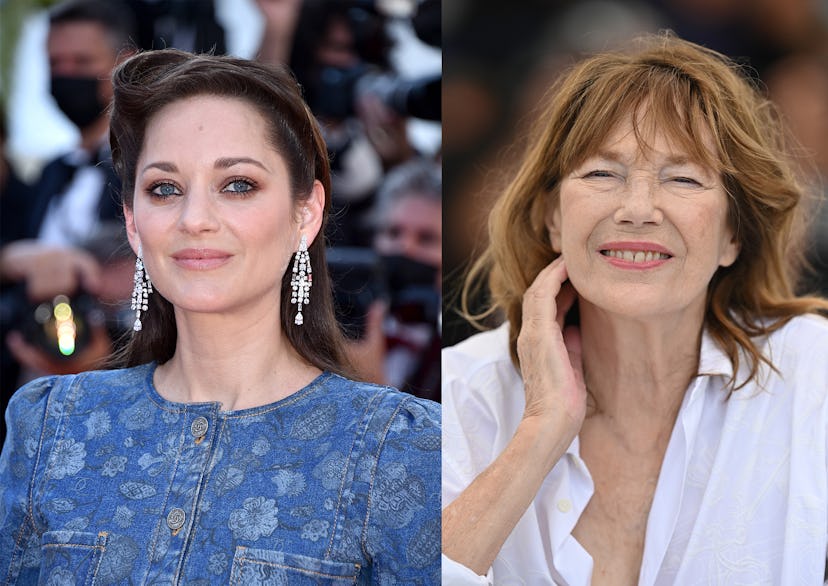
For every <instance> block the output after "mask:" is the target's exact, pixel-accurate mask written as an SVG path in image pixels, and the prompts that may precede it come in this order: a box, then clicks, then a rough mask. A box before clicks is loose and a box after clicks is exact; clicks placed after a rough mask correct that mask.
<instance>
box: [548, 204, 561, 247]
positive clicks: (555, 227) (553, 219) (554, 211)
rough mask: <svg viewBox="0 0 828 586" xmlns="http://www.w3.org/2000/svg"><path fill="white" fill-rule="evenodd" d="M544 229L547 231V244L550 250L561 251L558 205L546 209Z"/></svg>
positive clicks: (559, 211)
mask: <svg viewBox="0 0 828 586" xmlns="http://www.w3.org/2000/svg"><path fill="white" fill-rule="evenodd" d="M546 229H547V230H548V231H549V244H550V245H551V246H552V250H554V251H555V252H557V253H560V252H561V210H560V208H559V207H558V206H549V207H548V208H547V209H546Z"/></svg>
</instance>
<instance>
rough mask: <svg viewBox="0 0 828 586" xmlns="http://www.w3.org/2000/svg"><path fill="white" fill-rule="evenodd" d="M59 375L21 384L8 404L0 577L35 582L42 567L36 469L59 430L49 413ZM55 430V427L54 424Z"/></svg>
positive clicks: (1, 468)
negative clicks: (35, 510)
mask: <svg viewBox="0 0 828 586" xmlns="http://www.w3.org/2000/svg"><path fill="white" fill-rule="evenodd" d="M56 380H57V379H56V377H48V378H42V379H38V380H36V381H32V382H30V383H29V384H27V385H25V386H24V387H22V388H21V389H20V390H18V391H17V392H16V393H15V394H14V396H13V397H12V399H11V401H10V402H9V406H8V408H7V410H6V429H7V430H8V432H7V435H6V441H5V444H4V445H3V452H2V455H0V582H2V583H3V584H35V583H37V581H38V573H39V571H40V539H39V537H38V532H37V531H36V528H35V520H34V518H33V513H32V505H31V498H30V495H31V492H32V491H33V490H34V484H35V483H34V477H35V470H36V469H37V468H38V464H39V463H40V462H42V460H44V459H45V458H46V456H47V455H48V445H44V444H50V443H51V441H52V439H53V438H54V433H47V430H46V414H47V411H48V410H49V403H50V399H51V398H52V387H53V384H54V382H55V381H56ZM52 431H54V430H52Z"/></svg>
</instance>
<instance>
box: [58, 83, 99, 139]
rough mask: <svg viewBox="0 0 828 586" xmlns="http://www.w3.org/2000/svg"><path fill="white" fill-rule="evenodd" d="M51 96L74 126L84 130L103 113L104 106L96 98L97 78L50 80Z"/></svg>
mask: <svg viewBox="0 0 828 586" xmlns="http://www.w3.org/2000/svg"><path fill="white" fill-rule="evenodd" d="M52 96H53V97H54V98H55V101H56V102H57V105H58V107H59V108H60V109H61V111H62V112H63V113H64V114H66V117H67V118H69V120H71V121H72V122H73V123H74V124H75V126H77V127H78V128H80V129H84V128H86V127H87V126H89V125H90V124H92V123H93V122H95V120H97V119H98V117H99V116H100V115H101V114H102V113H103V111H104V109H106V104H102V103H101V101H100V99H99V98H98V78H96V77H63V76H55V77H53V78H52Z"/></svg>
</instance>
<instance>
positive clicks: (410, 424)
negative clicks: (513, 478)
mask: <svg viewBox="0 0 828 586" xmlns="http://www.w3.org/2000/svg"><path fill="white" fill-rule="evenodd" d="M440 425H441V415H440V405H439V404H437V403H434V402H432V401H426V400H423V399H416V398H414V397H413V396H412V397H410V398H406V399H404V400H403V401H402V402H401V403H400V405H399V406H398V408H397V409H396V410H395V412H394V414H393V415H392V416H391V418H390V420H388V424H387V426H386V431H385V433H384V437H383V439H382V442H381V444H380V448H379V452H378V456H377V459H376V467H375V472H374V475H373V480H372V482H371V489H370V494H369V498H370V504H369V509H368V523H367V527H366V529H367V534H366V538H367V539H366V540H365V547H366V549H367V553H368V554H369V556H370V557H371V559H372V564H373V569H372V582H371V583H372V584H378V585H379V584H383V585H384V584H439V583H440V525H441V522H440Z"/></svg>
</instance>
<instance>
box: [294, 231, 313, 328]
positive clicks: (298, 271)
mask: <svg viewBox="0 0 828 586" xmlns="http://www.w3.org/2000/svg"><path fill="white" fill-rule="evenodd" d="M311 273H312V270H311V264H310V255H309V254H308V238H307V237H306V236H305V235H304V234H302V239H301V240H300V241H299V250H297V251H296V256H295V257H294V259H293V276H292V277H291V278H290V288H291V294H290V302H291V303H292V304H293V305H295V306H296V318H295V319H294V320H293V323H295V324H296V325H297V326H301V325H302V324H303V323H304V321H305V320H304V318H303V317H302V306H303V305H307V304H308V300H309V299H310V288H311V285H313V275H312V274H311Z"/></svg>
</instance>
